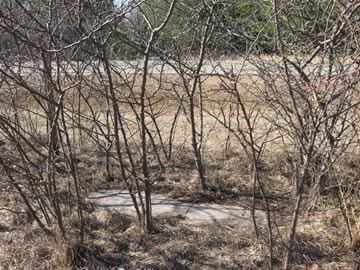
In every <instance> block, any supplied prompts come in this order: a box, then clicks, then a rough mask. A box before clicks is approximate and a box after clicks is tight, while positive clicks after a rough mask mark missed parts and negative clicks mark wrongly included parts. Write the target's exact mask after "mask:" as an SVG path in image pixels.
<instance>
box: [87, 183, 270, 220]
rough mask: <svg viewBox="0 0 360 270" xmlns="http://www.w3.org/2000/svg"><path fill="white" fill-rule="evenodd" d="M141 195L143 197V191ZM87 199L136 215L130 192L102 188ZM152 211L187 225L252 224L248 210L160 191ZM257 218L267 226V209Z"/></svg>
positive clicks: (99, 204)
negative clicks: (189, 200) (183, 199)
mask: <svg viewBox="0 0 360 270" xmlns="http://www.w3.org/2000/svg"><path fill="white" fill-rule="evenodd" d="M142 196H144V194H143V193H142ZM88 199H89V200H91V201H92V202H93V203H94V204H95V205H96V206H97V207H104V208H107V209H111V210H116V211H119V212H121V213H123V214H125V215H130V216H136V213H135V209H134V206H133V203H132V200H131V197H130V195H129V193H127V192H124V191H120V190H101V191H98V192H95V193H92V194H90V196H89V198H88ZM152 211H153V216H154V217H175V216H181V217H183V218H184V220H183V222H184V223H186V224H194V225H204V224H228V225H230V224H231V225H235V224H240V225H243V226H252V218H251V211H250V210H249V209H244V208H242V207H239V206H229V205H220V204H192V203H184V202H181V201H179V200H176V199H172V198H169V197H166V196H164V195H161V194H152ZM256 219H257V221H258V223H259V225H265V222H266V215H265V212H263V211H256Z"/></svg>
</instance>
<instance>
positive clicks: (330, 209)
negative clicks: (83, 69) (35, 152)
mask: <svg viewBox="0 0 360 270" xmlns="http://www.w3.org/2000/svg"><path fill="white" fill-rule="evenodd" d="M174 82H176V83H175V85H174ZM177 83H178V82H177V80H176V79H175V78H174V77H172V76H169V78H166V79H165V80H164V81H163V82H162V86H161V87H162V91H159V92H157V91H156V90H157V89H158V88H159V80H157V78H154V79H152V80H151V81H149V85H150V88H149V91H148V93H149V96H152V95H156V98H155V99H154V97H152V98H151V101H152V102H153V101H154V100H158V103H157V104H156V105H154V110H155V111H156V110H158V113H159V117H158V119H157V121H158V124H159V126H160V127H161V133H162V134H163V136H164V138H165V140H167V138H168V134H169V132H170V125H171V121H172V119H173V117H174V113H175V110H176V104H177V103H176V101H175V97H174V95H173V93H172V92H171V91H170V90H171V89H173V88H172V87H179V86H178V85H177ZM135 85H137V80H136V83H135ZM99 86H101V84H100V85H99ZM84 87H86V86H84ZM116 87H117V89H118V92H117V94H118V96H119V104H120V110H121V112H122V114H123V116H124V119H125V120H126V122H127V124H128V130H129V134H131V132H133V134H132V135H133V136H132V137H131V139H132V141H131V143H132V145H133V146H134V147H136V145H137V143H138V139H139V135H138V133H137V132H136V130H137V129H136V127H137V125H138V124H137V123H136V117H135V116H134V113H133V111H132V109H131V107H130V106H129V104H126V103H127V102H128V101H129V98H130V99H131V97H129V94H131V93H129V91H127V90H126V87H125V86H124V85H123V82H117V86H116ZM222 87H223V85H222V82H221V81H219V80H218V79H213V78H209V79H208V80H206V82H205V83H204V85H203V88H204V89H206V90H204V93H203V94H204V97H205V101H204V107H205V108H206V109H207V110H209V111H210V112H212V113H214V114H216V113H219V110H220V108H221V107H222V106H224V111H225V112H227V113H228V112H229V108H228V104H229V103H228V102H229V99H228V98H229V97H227V96H225V95H223V94H222V93H223V92H220V91H221V89H222ZM261 87H262V83H261V82H260V81H258V80H257V78H254V77H251V76H248V77H244V78H242V79H241V80H240V82H239V89H240V92H241V93H242V98H243V99H244V100H245V103H246V104H248V108H251V107H252V106H253V105H254V104H257V103H259V107H260V108H261V109H263V110H264V113H265V114H266V116H267V118H274V117H276V115H273V114H271V112H270V111H269V112H267V110H266V108H264V106H265V105H264V103H263V101H262V100H261V99H260V98H258V97H259V91H260V90H259V89H261ZM136 88H137V87H135V89H136ZM164 89H165V90H164ZM166 89H169V90H168V91H166ZM242 89H243V90H242ZM179 91H180V88H179ZM4 92H5V94H3V95H2V96H1V97H0V102H1V103H2V104H7V103H9V101H8V98H9V96H8V95H7V94H6V91H4ZM84 92H85V93H86V94H88V95H89V104H91V106H92V107H93V108H94V110H95V112H96V113H97V119H98V121H99V122H101V123H105V113H106V108H107V107H106V98H105V97H104V95H103V94H99V92H97V93H96V94H95V93H93V92H92V89H86V91H84ZM135 94H138V92H137V91H135ZM76 95H77V92H76V90H73V89H71V90H69V91H68V93H67V94H66V99H65V104H66V107H68V111H69V112H71V111H72V108H77V107H78V106H79V104H78V103H77V98H76ZM132 100H133V101H134V100H136V98H135V99H132ZM16 102H17V104H18V105H19V107H20V108H22V109H21V112H20V114H19V117H20V121H21V122H23V123H24V127H25V129H26V130H27V131H28V133H29V134H31V136H32V135H34V136H32V137H34V138H38V139H39V142H38V147H39V149H40V150H41V151H44V153H45V150H46V149H45V148H44V147H43V146H41V144H42V143H41V142H40V141H41V137H42V136H43V137H45V140H46V118H45V114H44V112H42V111H41V110H40V108H39V107H38V106H37V105H36V102H35V101H34V99H33V98H31V97H29V96H28V95H26V94H24V93H21V92H19V93H18V96H17V99H16ZM225 105H226V107H225ZM9 108H10V107H9ZM9 108H7V107H3V109H2V110H7V109H9ZM80 111H81V113H82V120H81V123H82V124H83V125H84V126H87V125H88V127H89V128H90V127H93V123H92V121H93V115H92V114H91V113H90V111H89V110H88V108H87V106H86V104H85V103H81V104H80ZM2 112H3V111H2ZM197 112H198V111H197ZM9 114H11V111H9ZM70 116H71V115H70V114H69V117H68V119H67V121H69V123H71V121H73V119H71V117H70ZM148 121H149V122H150V119H148ZM266 121H268V120H264V119H260V120H259V121H258V123H257V126H256V127H262V128H263V129H264V130H266ZM74 125H75V126H76V125H77V123H74ZM241 125H244V123H241ZM149 127H150V128H154V126H153V125H151V124H149ZM204 127H205V128H204V134H205V140H204V146H203V147H204V153H205V154H204V162H205V168H206V174H207V178H208V181H209V186H210V190H209V191H207V192H203V191H201V190H200V189H199V186H198V176H197V172H196V170H195V166H194V160H193V156H192V152H191V142H190V135H191V134H190V128H189V125H188V122H187V119H186V117H185V116H184V115H181V116H180V118H179V120H178V124H177V132H176V134H175V139H174V149H175V150H176V158H175V159H174V161H173V162H172V163H171V164H169V165H168V167H167V170H166V171H165V173H163V175H162V178H161V179H160V180H159V181H158V182H156V183H155V184H154V187H153V190H154V192H159V193H163V194H167V195H169V196H172V197H182V198H187V199H188V200H192V201H194V202H210V201H211V202H217V203H227V204H234V205H240V206H244V207H248V208H250V207H251V203H252V202H251V198H252V180H251V166H250V164H249V162H248V160H247V159H246V155H245V153H244V152H243V150H242V148H241V145H240V144H239V143H238V142H237V141H236V140H235V139H234V138H232V139H231V147H230V148H229V151H228V152H225V151H224V149H225V144H226V139H227V138H228V135H229V134H228V131H227V130H226V129H225V128H223V127H222V126H221V125H220V124H219V123H217V121H215V120H214V118H213V117H211V116H210V115H209V114H205V115H204ZM93 130H96V129H95V128H94V129H93ZM262 132H263V130H261V129H260V131H259V136H260V135H261V133H262ZM77 136H78V134H77V133H76V132H74V133H73V134H72V139H73V140H74V142H77V141H78V139H79V138H78V137H77ZM84 136H86V135H84ZM269 138H270V139H269V140H270V142H269V143H268V146H267V147H266V150H265V153H264V155H263V158H262V160H261V165H262V166H261V170H260V177H261V181H262V183H263V184H264V187H265V190H266V192H267V194H268V197H269V200H270V205H271V209H272V211H271V214H272V224H273V228H274V232H273V233H274V262H273V264H274V268H275V269H277V268H281V265H282V258H283V257H282V256H283V252H284V250H285V246H284V241H285V239H286V237H287V228H288V226H289V224H290V221H291V215H292V207H293V201H292V199H291V196H290V192H291V181H292V180H291V175H292V170H293V169H292V168H291V164H290V163H289V161H288V158H289V156H288V150H289V148H290V147H292V142H291V140H284V139H283V138H279V139H276V138H278V134H277V133H276V132H274V133H273V134H271V136H270V137H269ZM0 139H1V138H0ZM0 147H1V149H0V151H2V154H4V155H6V154H9V153H11V151H13V149H14V147H15V146H14V145H11V144H6V145H3V146H0ZM357 147H358V145H355V146H354V147H352V148H351V149H350V151H349V153H348V154H347V156H346V158H344V159H343V160H342V162H341V163H340V164H339V166H338V167H337V168H336V170H337V172H336V175H337V177H339V178H340V179H342V181H344V183H351V185H352V186H354V187H355V189H356V188H357V187H358V183H359V176H360V174H359V173H360V165H359V164H360V163H359V162H360V160H359V159H358V155H357V151H355V148H357ZM112 154H113V155H114V156H115V153H114V151H113V150H112ZM76 156H77V158H78V159H79V160H80V161H79V164H78V166H79V172H80V175H79V178H80V182H81V188H82V193H83V196H84V197H86V195H87V194H88V193H90V192H91V191H94V190H96V189H98V188H111V187H116V188H119V186H120V187H122V186H124V183H123V182H122V181H121V179H120V176H119V172H118V168H117V167H116V165H114V166H113V170H114V171H115V178H116V181H115V183H108V182H107V181H106V179H105V178H104V173H105V169H104V154H103V152H102V151H101V149H99V148H98V147H96V146H95V142H94V141H92V139H91V138H90V137H85V139H84V142H83V143H82V145H81V146H79V147H78V148H76ZM113 160H115V158H113ZM37 162H39V164H40V163H43V162H44V161H43V160H39V161H37ZM68 178H69V175H68V173H67V172H59V175H58V179H61V180H62V181H60V182H61V183H62V184H61V185H60V187H59V188H60V191H59V192H63V193H64V194H65V195H66V194H67V193H68V182H69V180H68ZM3 182H4V183H5V184H4V185H3V184H1V192H0V215H1V218H0V243H2V244H0V269H64V270H65V269H116V268H115V267H116V266H119V265H124V266H125V267H126V269H194V270H195V269H264V268H266V267H267V265H266V261H267V257H266V256H267V244H268V243H267V242H266V230H265V228H260V237H259V239H256V237H255V234H254V232H253V231H252V230H246V231H244V230H242V229H240V228H238V227H237V226H186V225H183V224H180V223H179V222H178V221H179V220H177V219H176V218H172V219H159V220H156V221H155V226H156V229H155V231H154V232H153V233H151V234H147V233H145V232H144V231H143V230H142V229H139V228H138V227H137V226H136V222H135V220H132V219H130V218H128V217H125V216H122V215H121V214H119V213H112V212H109V211H106V210H99V209H94V208H93V207H92V206H91V205H87V206H86V208H85V210H86V212H85V218H86V223H85V224H86V239H85V244H84V245H82V246H79V245H78V244H77V243H76V240H77V239H76V238H75V235H76V232H77V231H78V230H79V224H78V222H77V219H76V213H75V211H74V209H72V208H71V206H70V205H71V203H70V202H69V203H68V205H67V204H65V205H64V208H65V210H66V211H65V213H66V215H65V216H64V218H65V220H66V222H65V224H67V226H68V228H67V229H68V231H69V235H68V238H67V239H61V240H60V239H58V241H54V240H51V239H50V238H48V237H47V236H45V235H44V234H43V233H42V232H41V230H40V229H39V228H38V227H37V226H36V224H35V223H32V222H29V220H28V216H27V214H26V213H25V212H24V211H25V208H24V207H23V205H22V203H21V202H20V200H19V197H18V195H16V194H15V192H14V191H13V190H12V189H11V188H9V187H7V186H6V182H5V180H4V181H3ZM257 195H258V194H257ZM358 195H359V194H358V190H357V189H356V190H354V191H351V192H348V193H346V194H345V196H346V201H347V202H348V207H349V215H350V221H351V225H352V226H353V228H352V229H353V232H354V239H353V242H352V243H351V242H350V240H349V237H348V234H347V229H346V225H345V222H344V218H343V215H342V212H341V210H342V206H341V205H340V204H339V201H338V199H337V197H336V196H335V193H334V192H332V190H331V189H330V188H329V191H328V192H327V193H326V194H324V195H323V196H322V197H321V198H320V200H319V203H318V207H317V209H316V211H312V212H307V211H305V210H304V211H302V213H301V218H300V221H299V226H298V232H299V233H298V238H297V242H296V245H295V249H294V263H293V265H292V269H358V268H356V267H358V266H357V265H358V262H359V260H360V249H359V242H360V227H358V226H360V222H359V221H358V220H359V217H360V207H359V206H358V205H357V203H356V202H357V201H358V199H359V198H358ZM14 198H16V200H14ZM307 199H308V198H307V197H306V196H305V202H304V204H305V205H306V204H307V203H308V202H307ZM14 202H16V203H14ZM5 208H6V209H8V208H9V209H16V211H19V212H21V213H17V214H14V213H11V212H9V211H6V209H5ZM256 208H257V209H264V203H263V200H262V198H261V196H256ZM304 209H306V207H304ZM350 210H351V211H350ZM23 212H24V213H23Z"/></svg>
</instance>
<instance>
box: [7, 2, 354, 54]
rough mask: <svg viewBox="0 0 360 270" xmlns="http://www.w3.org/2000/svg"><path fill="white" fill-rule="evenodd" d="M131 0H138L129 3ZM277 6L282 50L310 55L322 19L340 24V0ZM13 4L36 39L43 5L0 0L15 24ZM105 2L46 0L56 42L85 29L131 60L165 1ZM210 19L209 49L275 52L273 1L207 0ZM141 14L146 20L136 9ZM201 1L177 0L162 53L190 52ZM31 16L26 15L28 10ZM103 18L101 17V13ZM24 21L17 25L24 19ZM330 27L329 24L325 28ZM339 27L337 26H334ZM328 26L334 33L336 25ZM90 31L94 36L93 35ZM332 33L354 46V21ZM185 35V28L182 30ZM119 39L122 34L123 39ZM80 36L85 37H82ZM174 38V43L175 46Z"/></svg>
mask: <svg viewBox="0 0 360 270" xmlns="http://www.w3.org/2000/svg"><path fill="white" fill-rule="evenodd" d="M136 2H138V3H136ZM279 2H281V9H280V10H279V11H278V13H279V14H278V15H279V23H280V24H281V25H282V27H283V28H284V31H283V33H282V34H283V40H284V42H286V44H287V45H288V46H287V53H288V54H294V53H304V54H306V53H310V52H311V51H312V50H313V49H315V48H317V47H318V46H320V47H323V44H324V43H326V40H327V39H329V37H330V36H331V35H332V34H334V33H329V32H328V30H327V29H329V27H330V26H329V21H331V22H332V23H334V24H337V25H338V27H341V24H342V21H341V20H338V19H337V18H339V17H341V16H340V15H341V12H342V10H343V8H345V7H346V3H345V1H338V2H335V1H326V0H317V1H311V0H293V1H279ZM16 3H18V4H19V5H20V6H22V8H23V9H24V11H25V10H26V14H27V15H28V16H30V17H31V16H35V17H36V18H37V20H38V21H37V22H31V23H30V24H27V22H25V20H26V18H25V17H22V18H21V19H22V21H23V22H24V23H25V24H26V34H27V35H31V36H34V37H36V38H37V40H38V41H44V39H43V38H42V35H41V34H40V35H39V31H38V30H41V28H43V29H42V30H41V31H40V32H43V33H45V32H46V26H45V25H41V21H42V20H46V18H47V16H48V10H47V8H46V7H45V6H44V4H43V3H42V2H41V1H1V3H0V5H1V9H2V10H4V11H5V10H7V9H9V10H14V13H11V16H12V18H10V17H8V19H9V22H11V21H12V22H13V23H14V22H16V21H17V19H18V18H17V17H18V16H21V14H17V13H16V12H15V7H16V5H17V4H16ZM116 3H117V4H115V2H112V1H110V0H107V1H99V0H91V1H90V0H88V1H78V4H76V5H75V6H74V3H73V2H72V1H68V0H63V1H54V4H53V5H55V7H54V14H53V16H55V17H57V18H58V19H59V20H61V24H59V25H58V27H56V30H55V31H56V32H58V35H54V37H56V39H57V44H58V46H59V47H63V46H69V45H71V44H72V43H73V42H77V41H79V39H81V38H83V37H84V34H85V35H86V34H89V35H91V36H92V37H91V40H92V41H96V40H101V37H102V36H103V37H105V36H107V35H108V34H109V31H110V32H111V35H108V36H107V37H106V38H107V41H106V42H107V43H108V46H107V47H108V48H109V53H110V54H111V57H112V58H129V57H130V58H134V57H137V56H139V54H141V53H140V52H141V51H142V50H143V49H144V48H145V46H146V45H145V40H146V37H147V36H148V35H150V29H149V25H148V23H147V20H148V22H149V23H151V24H154V25H155V24H156V23H157V22H158V21H159V20H161V18H162V17H163V15H164V13H165V12H166V9H167V7H168V5H169V3H168V1H162V0H152V1H141V2H139V1H118V2H116ZM134 4H137V5H138V6H139V7H138V8H134V9H133V11H132V12H130V13H127V14H126V15H124V16H122V17H121V18H117V19H116V20H115V21H114V23H113V24H111V25H109V24H105V25H103V26H102V25H101V24H102V23H104V22H105V21H106V19H111V18H110V17H111V16H113V14H114V12H116V11H117V10H121V9H123V8H126V7H131V6H133V5H134ZM213 6H214V8H213V11H212V12H213V16H212V19H211V25H212V27H211V29H210V31H211V39H210V41H209V44H208V48H209V49H210V50H211V51H212V53H213V54H215V55H224V54H225V55H227V54H231V55H233V54H242V53H245V52H248V51H251V52H252V53H255V54H274V53H278V50H277V46H276V42H275V39H276V35H275V32H276V31H275V25H274V12H273V4H272V1H270V0H262V1H251V0H224V1H215V2H214V5H213ZM144 12H145V13H147V14H149V16H148V18H147V19H146V18H145V17H144V16H143V13H144ZM207 12H208V10H207V5H204V4H203V1H201V0H181V1H179V2H178V3H177V5H176V7H175V9H174V13H173V15H172V16H171V18H170V20H169V22H168V24H167V26H166V29H164V31H162V33H161V35H160V36H159V38H158V40H157V46H156V47H157V48H158V49H159V50H161V51H162V52H166V51H173V50H174V49H177V50H178V49H180V47H181V50H187V51H193V52H196V50H197V49H198V47H199V46H200V41H199V40H196V39H194V35H192V33H196V32H199V31H201V29H202V27H204V25H205V24H206V21H205V18H206V17H207V15H206V14H207ZM31 14H32V15H31ZM107 17H108V18H107ZM352 18H354V20H355V21H356V20H359V19H360V13H359V11H356V12H355V14H352ZM24 26H25V25H24ZM332 29H333V28H332ZM337 30H339V29H337ZM337 30H335V31H337ZM95 32H96V34H95ZM341 32H342V34H341V36H339V37H338V39H341V40H343V42H339V44H337V46H336V48H334V49H336V50H338V51H340V52H343V53H349V52H351V51H354V49H355V48H356V46H357V45H358V42H359V40H358V39H357V34H358V32H359V29H358V26H357V25H352V26H350V27H349V26H347V27H346V29H342V30H341ZM189 33H191V34H189ZM124 37H126V38H125V40H124ZM86 40H87V41H88V40H89V39H86ZM84 43H86V46H85V47H87V48H88V50H89V51H91V50H92V49H91V48H92V47H93V46H94V44H93V42H84ZM179 43H181V46H179ZM15 47H16V41H15V40H14V39H13V37H12V36H11V35H8V34H7V33H6V31H2V33H1V41H0V49H1V51H3V52H4V51H6V52H7V53H9V51H11V50H12V49H14V48H15ZM77 54H78V55H77V58H79V59H83V58H84V57H85V58H86V53H85V54H84V52H80V51H79V52H78V53H77Z"/></svg>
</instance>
